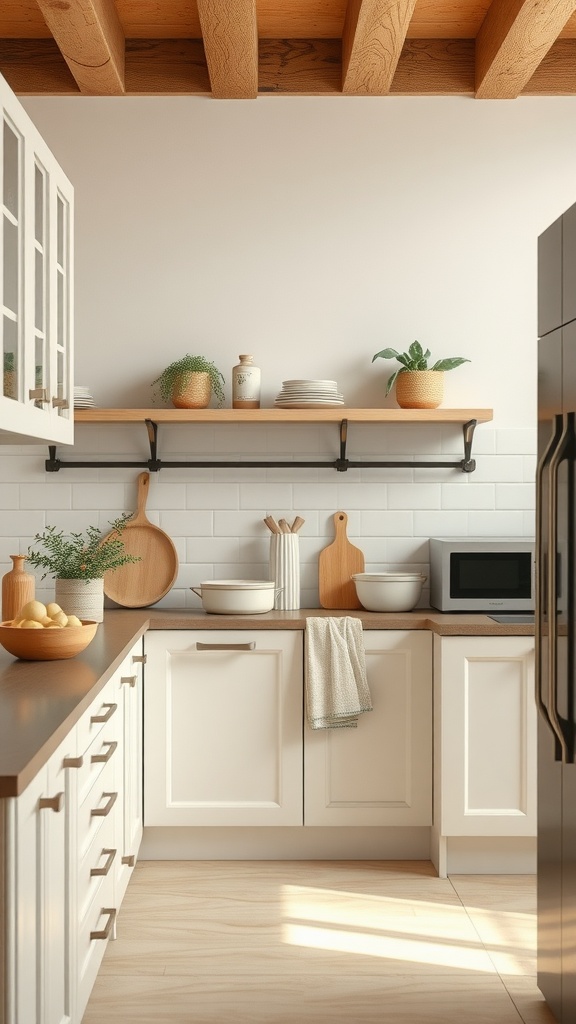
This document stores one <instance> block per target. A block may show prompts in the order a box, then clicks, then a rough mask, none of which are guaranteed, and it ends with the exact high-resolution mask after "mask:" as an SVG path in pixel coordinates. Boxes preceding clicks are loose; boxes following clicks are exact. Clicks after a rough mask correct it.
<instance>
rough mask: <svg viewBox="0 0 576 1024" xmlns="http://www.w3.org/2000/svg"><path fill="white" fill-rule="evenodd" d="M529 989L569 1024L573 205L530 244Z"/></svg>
mask: <svg viewBox="0 0 576 1024" xmlns="http://www.w3.org/2000/svg"><path fill="white" fill-rule="evenodd" d="M538 333H539V341H538V468H537V472H536V702H537V705H538V711H539V715H538V882H537V888H538V985H539V987H540V989H541V991H542V992H543V994H544V996H545V998H546V1000H547V1002H548V1004H549V1006H550V1009H551V1010H552V1012H553V1014H554V1016H555V1017H556V1019H557V1020H558V1021H560V1022H561V1024H574V1022H576V764H575V731H576V730H575V714H576V658H575V655H576V646H575V645H576V637H575V611H576V608H575V589H576V564H575V556H576V544H575V520H576V481H575V463H576V425H575V421H576V204H575V205H574V206H572V207H570V209H569V210H567V211H566V213H564V214H563V216H562V217H560V218H559V219H558V220H556V221H555V222H554V223H553V224H551V225H550V227H549V228H548V229H547V230H546V231H545V232H544V233H543V234H542V235H541V236H540V238H539V239H538Z"/></svg>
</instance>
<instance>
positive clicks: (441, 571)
mask: <svg viewBox="0 0 576 1024" xmlns="http://www.w3.org/2000/svg"><path fill="white" fill-rule="evenodd" d="M534 574H535V546H534V541H533V540H531V539H530V538H527V539H525V538H510V537H431V538H430V604H431V605H432V607H433V608H437V609H438V610H439V611H441V612H491V611H505V612H529V611H533V610H534Z"/></svg>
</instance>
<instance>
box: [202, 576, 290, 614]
mask: <svg viewBox="0 0 576 1024" xmlns="http://www.w3.org/2000/svg"><path fill="white" fill-rule="evenodd" d="M281 589H282V588H281V587H277V586H276V585H275V583H274V581H273V580H207V581H206V582H204V583H201V584H200V585H199V586H198V587H190V590H191V591H192V592H193V593H194V594H197V596H198V597H199V598H200V599H201V601H202V607H203V608H204V611H205V612H212V613H215V614H217V615H261V614H263V613H264V612H271V611H272V609H273V608H274V604H275V601H276V598H277V597H278V594H279V593H280V592H281Z"/></svg>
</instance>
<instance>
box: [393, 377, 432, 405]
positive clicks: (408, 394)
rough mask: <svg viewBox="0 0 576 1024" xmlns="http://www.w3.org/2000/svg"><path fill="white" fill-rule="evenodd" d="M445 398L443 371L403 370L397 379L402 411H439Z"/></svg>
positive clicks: (397, 396)
mask: <svg viewBox="0 0 576 1024" xmlns="http://www.w3.org/2000/svg"><path fill="white" fill-rule="evenodd" d="M443 398H444V371H443V370H403V371H402V373H399V374H398V376H397V378H396V401H397V402H398V405H399V406H400V408H401V409H437V408H438V406H439V405H440V404H441V403H442V399H443Z"/></svg>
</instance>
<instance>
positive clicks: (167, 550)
mask: <svg viewBox="0 0 576 1024" xmlns="http://www.w3.org/2000/svg"><path fill="white" fill-rule="evenodd" d="M149 488H150V474H149V473H141V474H140V476H139V477H138V511H137V512H135V513H134V515H133V517H132V519H130V520H129V521H128V522H127V523H126V526H125V528H124V530H123V531H122V540H123V542H124V547H125V549H126V552H127V554H129V555H137V556H139V558H140V559H141V561H139V562H129V563H128V565H122V566H120V568H119V569H113V570H110V572H107V573H105V574H104V593H105V595H106V597H109V598H110V599H111V600H112V601H115V602H116V604H119V605H121V606H122V607H123V608H146V607H148V605H150V604H155V603H156V601H159V600H160V598H161V597H164V595H165V594H167V593H168V591H169V590H170V588H171V587H172V586H173V585H174V581H175V580H176V576H177V575H178V554H177V552H176V548H175V547H174V543H173V541H172V540H171V538H170V537H169V536H168V534H167V533H164V530H161V529H160V527H159V526H155V525H154V523H151V522H150V520H149V519H148V517H147V515H146V499H147V497H148V491H149ZM108 536H111V534H109V535H108Z"/></svg>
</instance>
